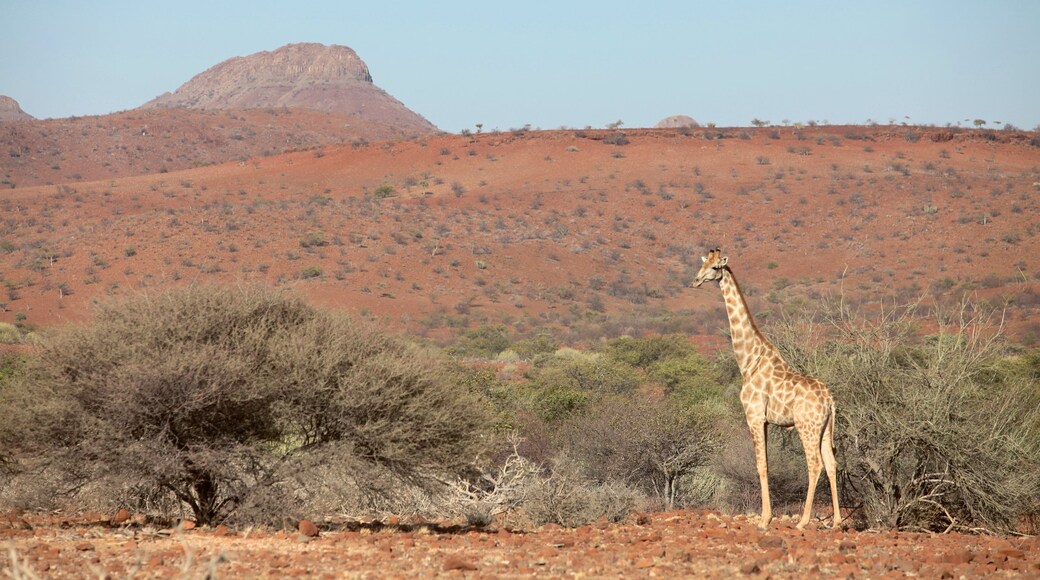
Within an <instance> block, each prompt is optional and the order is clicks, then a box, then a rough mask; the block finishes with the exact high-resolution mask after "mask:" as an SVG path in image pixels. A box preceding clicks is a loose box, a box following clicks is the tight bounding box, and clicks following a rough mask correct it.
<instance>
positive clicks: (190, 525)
mask: <svg viewBox="0 0 1040 580" xmlns="http://www.w3.org/2000/svg"><path fill="white" fill-rule="evenodd" d="M177 527H179V528H180V529H182V530H185V531H187V530H194V529H195V522H194V521H192V520H181V523H180V524H179V525H178V526H177Z"/></svg>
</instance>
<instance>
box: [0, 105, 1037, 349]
mask: <svg viewBox="0 0 1040 580" xmlns="http://www.w3.org/2000/svg"><path fill="white" fill-rule="evenodd" d="M293 114H294V115H295V114H297V113H293ZM618 137H619V134H618V133H617V132H614V131H577V132H575V131H546V132H525V131H515V132H511V133H485V134H477V135H471V136H457V135H439V136H428V137H421V138H413V139H410V140H399V141H391V142H386V143H382V144H374V143H373V144H367V145H357V146H351V145H336V146H326V147H319V148H315V149H313V150H310V151H299V152H294V153H288V154H283V155H272V156H266V157H258V158H253V159H249V160H248V161H244V162H241V161H236V162H233V163H225V164H222V165H215V166H207V167H199V168H195V169H190V170H184V171H171V172H170V173H168V174H155V175H142V176H136V177H126V178H116V179H106V180H103V181H95V182H90V183H76V184H67V185H61V186H56V187H55V186H51V187H30V188H19V189H15V190H12V191H8V192H6V193H5V194H4V196H3V198H2V201H0V209H2V210H3V214H4V216H5V219H4V220H3V222H0V277H2V279H3V280H4V282H5V284H6V286H7V289H6V291H5V292H6V295H5V296H0V302H2V303H3V310H4V312H2V313H0V321H5V322H16V321H23V322H27V323H34V324H40V325H52V324H57V323H60V322H63V321H68V320H79V319H82V318H83V317H84V316H86V315H87V312H88V308H87V307H88V305H89V304H90V303H91V302H92V301H93V300H95V299H98V298H103V297H105V296H109V295H118V294H124V293H131V292H138V291H141V290H145V289H148V288H153V287H158V286H164V285H170V284H186V283H191V282H202V283H209V282H214V283H215V282H220V283H237V282H243V281H262V282H264V283H268V284H274V285H285V286H292V287H295V288H296V289H297V290H298V291H299V292H301V293H302V294H304V295H306V296H309V297H311V298H312V299H314V300H317V301H319V302H321V303H324V304H327V305H330V306H334V307H337V308H342V309H346V310H350V311H353V312H355V313H357V314H359V315H360V316H363V317H367V318H372V319H377V320H380V321H382V322H383V323H384V324H385V325H387V326H389V327H393V328H396V329H399V330H402V331H406V332H410V333H414V334H418V335H429V336H433V337H438V336H445V335H451V334H453V333H457V332H459V330H460V329H461V328H464V327H466V326H473V325H478V324H488V323H491V324H495V323H504V324H508V325H510V326H512V327H513V328H515V329H517V330H519V331H529V330H531V329H533V328H537V327H545V326H547V327H553V328H554V329H555V331H556V332H557V333H559V334H560V335H561V337H564V338H566V339H569V340H577V341H582V340H589V339H594V338H597V337H600V336H604V335H606V336H613V335H618V334H622V333H639V332H641V331H643V330H652V331H662V332H671V331H682V332H688V333H690V334H694V335H701V336H702V337H703V339H704V340H707V341H709V342H716V343H717V342H718V341H719V340H720V337H719V331H720V330H721V329H722V328H723V327H724V325H725V318H724V316H723V314H722V303H721V299H720V298H719V296H718V295H717V293H715V292H711V291H709V290H699V291H698V290H692V289H688V288H687V287H686V286H687V284H688V282H689V280H690V278H691V277H692V274H693V272H694V271H695V269H696V267H697V265H699V263H700V260H699V257H700V256H701V255H703V254H704V253H705V251H706V249H708V248H710V247H714V246H716V245H720V246H722V248H723V251H724V253H727V254H728V255H729V256H730V265H731V266H732V267H733V268H734V271H735V272H736V273H737V276H738V277H739V278H740V280H741V282H742V284H743V285H744V289H745V291H746V293H747V294H748V296H749V300H750V302H751V307H752V309H753V310H754V311H756V312H758V313H762V316H766V315H767V314H768V313H770V312H776V311H778V310H779V309H780V307H781V305H782V306H783V308H784V310H785V311H786V312H788V313H794V314H796V315H797V314H798V313H811V312H812V311H813V310H814V309H815V308H817V306H818V304H819V301H820V300H822V299H824V298H825V297H826V296H828V295H832V296H833V295H837V294H839V293H843V294H844V296H845V298H846V300H847V301H849V302H850V303H853V304H862V305H864V306H866V307H871V306H872V305H873V306H876V305H877V304H878V303H879V301H881V300H886V301H888V303H889V304H891V303H892V302H893V301H896V302H907V301H911V300H916V299H918V298H922V297H924V298H926V299H928V300H943V301H956V300H958V299H959V298H960V297H961V296H964V295H971V296H974V297H976V298H978V299H982V300H985V301H989V302H990V303H992V304H994V305H998V306H999V305H1001V304H1004V303H1005V302H1006V303H1008V304H1009V307H1010V310H1009V315H1008V320H1009V322H1010V325H1011V328H1012V331H1013V333H1014V336H1015V338H1016V339H1017V340H1020V341H1022V342H1026V343H1035V342H1036V341H1037V340H1038V338H1040V311H1038V305H1040V298H1038V293H1037V290H1038V285H1040V282H1038V278H1040V253H1038V252H1037V251H1036V249H1037V248H1038V243H1037V241H1038V238H1037V235H1038V234H1040V223H1038V222H1037V221H1036V215H1038V214H1040V202H1038V201H1037V191H1036V190H1037V186H1036V183H1037V182H1040V174H1038V171H1040V170H1038V160H1040V154H1038V149H1037V148H1036V147H1035V146H1033V145H1031V144H1030V142H1031V139H1032V140H1033V141H1035V136H1031V135H1029V134H1025V133H1014V132H993V131H951V130H946V129H926V128H916V127H833V126H830V127H812V128H762V129H696V130H683V131H677V130H629V131H626V132H625V134H624V137H625V138H624V139H619V138H618ZM626 141H627V144H625V145H621V144H620V143H623V142H626Z"/></svg>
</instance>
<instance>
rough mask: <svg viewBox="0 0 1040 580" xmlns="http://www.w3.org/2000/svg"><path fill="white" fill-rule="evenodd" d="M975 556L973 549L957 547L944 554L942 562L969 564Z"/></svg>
mask: <svg viewBox="0 0 1040 580" xmlns="http://www.w3.org/2000/svg"><path fill="white" fill-rule="evenodd" d="M974 558H975V555H974V554H972V552H971V550H969V549H967V548H957V549H954V550H951V551H949V552H946V553H945V554H943V558H942V562H943V563H944V564H967V563H969V562H971V561H972V560H973V559H974Z"/></svg>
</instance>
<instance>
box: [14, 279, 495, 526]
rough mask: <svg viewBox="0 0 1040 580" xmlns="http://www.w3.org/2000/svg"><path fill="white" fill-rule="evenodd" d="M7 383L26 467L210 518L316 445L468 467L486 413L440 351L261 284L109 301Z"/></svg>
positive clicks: (421, 472)
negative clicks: (167, 501) (165, 500)
mask: <svg viewBox="0 0 1040 580" xmlns="http://www.w3.org/2000/svg"><path fill="white" fill-rule="evenodd" d="M2 395H3V396H2V399H0V416H4V417H5V418H6V419H5V421H7V422H8V428H9V429H11V430H12V431H16V432H18V433H19V434H20V436H19V438H18V440H17V441H13V442H12V447H10V449H13V450H14V455H15V456H16V458H19V459H23V460H24V461H23V463H22V468H23V469H25V470H30V471H31V470H32V469H35V468H37V467H38V464H37V462H36V461H35V459H41V460H44V463H46V464H49V465H51V466H59V467H60V468H61V470H62V472H63V473H64V476H65V477H66V478H67V480H68V481H69V482H71V483H72V484H73V485H70V486H69V487H68V488H69V489H75V488H78V487H79V486H83V485H87V484H91V483H96V482H101V481H107V482H110V483H111V485H112V486H113V487H119V486H123V487H136V488H138V489H142V490H149V493H160V494H167V495H169V496H172V497H175V498H176V499H177V500H178V501H180V502H183V503H184V504H186V505H187V506H189V507H190V509H191V510H192V512H193V513H194V515H195V518H196V520H197V521H198V522H199V523H200V524H202V523H212V522H215V521H219V520H221V519H222V518H224V517H227V516H228V515H232V514H234V512H235V510H236V509H237V508H238V507H239V506H244V505H246V504H249V503H250V502H252V500H251V499H250V498H251V497H256V496H257V494H263V493H267V492H268V488H271V487H272V486H275V485H276V484H278V483H279V482H280V481H284V474H285V469H286V466H287V465H297V466H299V465H305V464H307V462H306V461H304V460H305V458H307V457H312V456H314V455H315V454H320V456H321V457H322V460H321V462H319V463H320V464H321V465H323V466H328V465H335V464H336V463H337V462H341V463H342V462H352V463H353V464H357V465H370V466H374V467H375V468H378V470H380V471H381V472H383V473H387V474H392V475H393V476H394V477H396V478H398V479H402V480H407V481H415V482H420V481H429V478H430V477H438V478H440V477H443V476H444V475H445V474H451V473H456V472H459V471H460V470H462V469H464V468H466V466H467V464H468V462H469V461H470V460H471V458H472V457H474V455H475V454H476V452H477V449H478V448H479V447H480V446H481V443H480V442H481V436H480V433H481V432H482V430H483V429H484V428H485V427H486V425H487V423H488V413H487V405H486V404H485V403H484V402H482V400H481V398H480V396H479V395H477V394H475V393H472V392H469V391H466V390H464V389H462V388H460V387H458V386H457V385H456V384H455V383H454V382H452V381H451V380H450V374H449V369H448V368H447V366H446V365H445V363H444V360H443V359H441V358H440V357H438V356H436V355H434V354H432V353H430V352H427V351H424V350H421V349H419V348H417V347H415V346H413V345H411V344H409V343H406V342H404V341H402V340H399V339H396V338H392V337H389V336H386V335H383V334H381V333H379V332H376V331H374V330H372V329H370V328H368V327H366V326H363V325H361V324H359V323H356V322H354V321H353V320H351V319H350V318H348V317H346V316H343V315H340V314H336V313H332V312H329V311H324V310H319V309H316V308H314V307H312V306H310V305H308V304H306V303H304V302H303V301H301V300H300V299H298V298H293V297H291V296H286V295H284V294H279V293H276V292H274V291H271V290H266V289H262V288H256V287H246V288H238V287H236V288H219V287H190V288H187V289H182V290H173V291H168V292H165V293H162V294H146V295H141V296H138V297H135V298H130V299H126V300H123V301H118V302H111V303H108V304H104V305H102V306H101V307H100V308H99V310H98V312H97V316H96V318H95V320H94V322H92V323H90V324H86V325H82V326H71V327H67V328H64V329H61V330H60V331H58V332H56V333H55V334H54V335H53V336H52V337H50V338H49V339H48V340H47V341H45V343H44V344H43V346H42V348H41V350H40V352H39V354H37V355H34V356H33V357H32V358H31V359H30V361H29V363H28V365H27V368H26V370H25V372H24V373H23V374H22V375H21V376H20V377H19V379H18V380H16V381H14V383H13V384H9V385H8V386H7V388H5V390H4V392H3V393H2ZM312 464H313V462H312Z"/></svg>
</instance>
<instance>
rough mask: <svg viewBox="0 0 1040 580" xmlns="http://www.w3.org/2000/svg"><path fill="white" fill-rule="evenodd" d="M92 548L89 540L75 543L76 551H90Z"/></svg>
mask: <svg viewBox="0 0 1040 580" xmlns="http://www.w3.org/2000/svg"><path fill="white" fill-rule="evenodd" d="M93 550H94V544H91V543H90V542H80V543H78V544H76V551H78V552H91V551H93Z"/></svg>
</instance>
